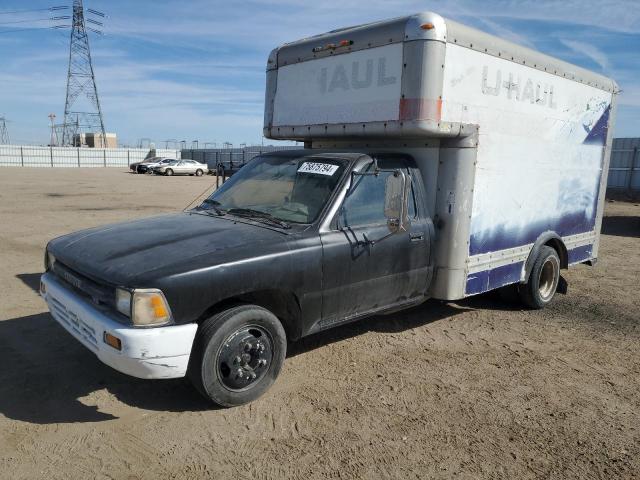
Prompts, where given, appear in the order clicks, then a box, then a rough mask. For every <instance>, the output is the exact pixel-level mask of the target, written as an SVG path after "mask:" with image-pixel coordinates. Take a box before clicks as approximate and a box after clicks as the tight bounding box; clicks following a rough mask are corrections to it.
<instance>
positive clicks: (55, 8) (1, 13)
mask: <svg viewBox="0 0 640 480" xmlns="http://www.w3.org/2000/svg"><path fill="white" fill-rule="evenodd" d="M67 8H69V7H68V6H67V5H60V6H57V7H49V8H33V9H30V10H13V11H11V12H9V11H7V12H0V15H12V14H14V13H27V12H55V11H58V10H66V9H67Z"/></svg>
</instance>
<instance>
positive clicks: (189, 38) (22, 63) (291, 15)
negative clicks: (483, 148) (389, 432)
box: [0, 0, 640, 146]
mask: <svg viewBox="0 0 640 480" xmlns="http://www.w3.org/2000/svg"><path fill="white" fill-rule="evenodd" d="M65 4H68V5H70V4H71V0H28V1H27V0H2V2H1V3H0V59H1V60H2V61H1V65H2V67H1V68H0V116H1V115H5V116H6V117H7V119H8V120H10V122H9V123H8V124H7V126H8V128H9V134H10V136H11V140H12V143H25V144H27V143H35V144H41V143H42V144H46V143H47V142H48V139H49V137H48V135H49V132H48V122H49V119H48V118H47V116H48V115H49V113H51V112H53V113H56V115H57V116H58V118H57V120H58V121H61V119H62V116H63V111H64V101H65V84H66V73H67V61H68V55H69V52H68V48H69V45H68V44H69V31H68V30H64V31H62V30H47V29H42V30H27V31H21V32H7V33H1V32H3V31H5V32H6V31H8V30H15V29H18V28H29V27H36V26H49V25H51V24H52V23H53V22H51V21H48V20H45V21H36V20H35V19H40V18H46V17H49V16H51V15H52V14H50V13H49V12H23V13H17V14H6V13H4V14H3V13H2V12H7V11H13V10H24V9H37V8H47V7H51V6H54V5H65ZM85 8H94V9H96V10H101V11H103V12H105V13H106V14H107V15H108V18H107V19H106V20H105V24H106V25H105V28H104V32H105V35H104V36H102V37H98V36H96V35H92V36H91V37H90V42H91V50H92V55H93V60H94V69H95V72H96V76H97V83H98V92H99V95H100V99H101V103H102V108H103V113H104V118H105V124H106V127H107V130H108V131H112V132H117V134H118V137H119V140H120V142H121V143H123V144H130V145H135V144H136V143H137V142H138V139H140V138H143V137H146V138H151V139H153V140H154V141H155V142H156V143H157V145H158V146H161V145H164V144H163V142H162V141H163V140H165V139H170V138H171V139H178V140H183V139H184V140H187V142H188V143H191V141H192V140H194V139H198V140H199V141H200V145H201V146H202V144H203V143H204V142H214V141H215V142H218V143H220V142H223V141H229V142H232V143H234V144H236V145H237V144H239V143H242V142H245V143H248V144H251V143H260V141H261V135H262V110H263V100H264V66H265V64H266V59H267V55H268V53H269V51H270V50H271V49H272V48H273V47H275V46H277V45H278V44H281V43H283V42H286V41H291V40H295V39H298V38H302V37H305V36H309V35H312V34H316V33H321V32H324V31H328V30H331V29H334V28H338V27H344V26H348V25H356V24H359V23H365V22H369V21H374V20H380V19H384V18H390V17H395V16H400V15H406V14H411V13H416V12H420V11H427V10H432V11H435V12H438V13H440V14H442V15H444V16H448V17H450V18H453V19H456V20H458V21H460V22H462V23H466V24H468V25H472V26H475V27H477V28H480V29H482V30H485V31H487V32H490V33H493V34H496V35H499V36H501V37H504V38H507V39H509V40H512V41H515V42H517V43H520V44H523V45H527V46H530V47H533V48H535V49H538V50H540V51H543V52H545V53H548V54H550V55H553V56H556V57H559V58H561V59H563V60H566V61H569V62H572V63H575V64H578V65H581V66H583V67H586V68H589V69H591V70H595V71H597V72H600V73H603V74H605V75H607V76H611V77H613V78H614V79H615V80H616V81H617V82H618V84H619V85H620V87H621V88H622V90H623V92H622V94H621V95H620V97H619V103H618V105H619V107H618V117H617V122H616V130H615V135H616V136H617V137H622V136H624V137H629V136H635V137H640V3H639V0H598V1H594V0H562V1H542V0H540V1H535V2H529V1H524V0H486V1H481V2H472V1H467V0H454V1H438V2H429V1H412V0H382V1H377V0H367V1H356V0H321V1H302V0H297V1H294V0H269V1H267V0H250V1H232V2H229V1H222V0H207V1H205V0H190V1H185V0H183V1H178V0H154V1H150V0H135V1H133V0H129V1H125V0H85ZM61 14H64V13H60V12H57V13H55V15H61ZM23 20H28V21H26V22H24V21H23ZM9 22H19V23H9ZM269 143H271V142H269Z"/></svg>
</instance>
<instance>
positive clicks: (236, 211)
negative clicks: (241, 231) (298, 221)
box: [227, 208, 291, 229]
mask: <svg viewBox="0 0 640 480" xmlns="http://www.w3.org/2000/svg"><path fill="white" fill-rule="evenodd" d="M227 213H230V214H231V215H236V216H238V217H245V218H255V219H261V220H267V221H269V222H271V223H272V224H274V225H277V226H278V227H281V228H286V229H289V228H291V225H289V224H288V223H287V222H285V221H283V220H280V219H278V218H276V217H274V216H273V215H271V214H270V213H267V212H263V211H261V210H254V209H252V208H230V209H229V210H227Z"/></svg>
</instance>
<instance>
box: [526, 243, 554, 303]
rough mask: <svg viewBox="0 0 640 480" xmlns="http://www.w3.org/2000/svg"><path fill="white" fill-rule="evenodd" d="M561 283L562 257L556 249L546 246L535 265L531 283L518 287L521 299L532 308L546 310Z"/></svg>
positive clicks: (530, 276)
mask: <svg viewBox="0 0 640 480" xmlns="http://www.w3.org/2000/svg"><path fill="white" fill-rule="evenodd" d="M559 281H560V257H558V253H557V252H556V251H555V249H553V248H552V247H548V246H544V247H542V248H541V249H540V253H539V254H538V258H536V261H535V263H534V264H533V268H532V269H531V274H530V275H529V281H528V282H527V283H525V284H524V285H519V286H518V293H519V295H520V299H521V300H522V302H523V303H524V304H525V305H527V306H528V307H530V308H534V309H541V308H544V307H546V306H547V305H548V304H549V303H550V302H551V300H552V299H553V297H554V295H555V294H556V290H557V289H558V282H559Z"/></svg>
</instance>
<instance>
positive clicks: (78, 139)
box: [73, 132, 118, 148]
mask: <svg viewBox="0 0 640 480" xmlns="http://www.w3.org/2000/svg"><path fill="white" fill-rule="evenodd" d="M73 146H74V147H89V148H117V147H118V139H117V136H116V134H115V133H105V135H104V139H103V138H102V133H100V132H88V133H80V134H76V135H74V136H73Z"/></svg>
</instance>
